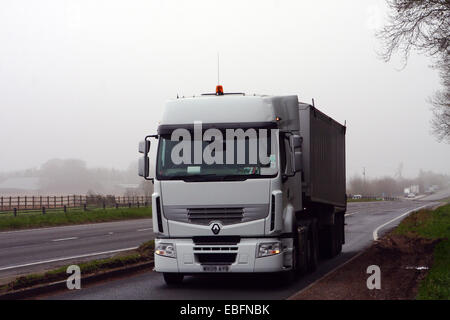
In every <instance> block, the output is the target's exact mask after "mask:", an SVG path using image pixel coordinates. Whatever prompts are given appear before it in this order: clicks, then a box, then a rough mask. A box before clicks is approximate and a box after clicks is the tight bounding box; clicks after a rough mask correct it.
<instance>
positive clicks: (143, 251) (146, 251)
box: [0, 240, 155, 294]
mask: <svg viewBox="0 0 450 320" xmlns="http://www.w3.org/2000/svg"><path fill="white" fill-rule="evenodd" d="M154 244H155V243H154V240H151V241H148V242H145V243H143V244H142V245H140V246H139V248H138V249H136V250H132V251H128V252H126V253H121V254H117V255H115V256H113V257H111V258H107V259H98V260H92V261H88V262H83V263H79V264H77V265H78V266H79V267H80V270H81V275H82V276H83V277H85V276H89V275H93V274H97V273H99V272H104V271H108V270H111V269H115V268H119V267H124V266H130V265H134V264H137V263H140V262H146V261H150V260H152V259H153V251H154ZM74 264H76V263H71V264H70V265H74ZM68 266H69V265H65V266H63V267H60V268H57V269H54V270H50V271H47V272H45V273H36V274H29V275H26V276H21V277H18V278H17V279H15V280H13V281H11V282H10V283H7V284H5V285H3V286H0V294H2V293H7V292H10V291H14V290H18V289H24V288H29V287H33V286H35V285H39V284H44V283H52V282H56V281H61V280H66V279H67V277H68V274H67V273H66V270H67V267H68Z"/></svg>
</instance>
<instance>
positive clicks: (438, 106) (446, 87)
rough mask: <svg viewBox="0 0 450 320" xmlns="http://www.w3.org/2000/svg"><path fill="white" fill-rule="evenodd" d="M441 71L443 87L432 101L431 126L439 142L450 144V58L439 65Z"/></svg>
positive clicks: (446, 58)
mask: <svg viewBox="0 0 450 320" xmlns="http://www.w3.org/2000/svg"><path fill="white" fill-rule="evenodd" d="M438 68H439V69H440V74H441V79H442V87H443V89H442V90H441V91H438V92H436V93H435V94H434V96H433V97H432V98H431V99H430V103H431V105H432V106H433V107H432V109H433V119H432V120H431V126H432V130H433V133H434V135H435V136H436V137H437V139H438V141H446V142H447V143H450V58H449V57H448V56H447V57H445V61H440V62H439V63H438Z"/></svg>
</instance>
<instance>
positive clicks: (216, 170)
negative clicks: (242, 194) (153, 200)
mask: <svg viewBox="0 0 450 320" xmlns="http://www.w3.org/2000/svg"><path fill="white" fill-rule="evenodd" d="M214 130H215V134H216V135H215V136H214V137H211V135H209V136H208V137H206V133H204V134H203V136H202V137H201V138H200V139H199V138H198V137H197V139H194V138H192V139H190V138H191V137H190V136H189V137H186V136H184V137H183V139H181V138H178V139H177V138H175V139H174V136H173V134H167V135H161V136H160V137H159V147H158V155H157V165H156V177H157V179H158V180H184V181H239V180H246V179H257V178H267V177H275V176H276V175H277V174H278V165H277V157H276V154H277V153H278V152H277V151H276V150H277V148H278V143H277V142H276V140H277V138H276V136H277V134H276V132H275V130H266V129H262V130H257V129H249V130H247V131H245V134H244V135H239V134H236V135H231V134H229V132H228V130H232V129H226V130H225V129H221V130H218V129H214ZM238 130H240V129H238ZM264 130H265V131H264ZM186 131H187V130H186ZM240 131H241V133H242V132H244V131H243V130H240ZM186 134H188V132H186ZM191 134H192V132H189V135H191ZM219 134H221V135H222V137H220V136H218V135H219ZM191 136H194V135H193V134H192V135H191ZM205 137H206V138H205ZM199 155H200V156H199Z"/></svg>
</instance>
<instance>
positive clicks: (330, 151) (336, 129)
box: [299, 103, 346, 208]
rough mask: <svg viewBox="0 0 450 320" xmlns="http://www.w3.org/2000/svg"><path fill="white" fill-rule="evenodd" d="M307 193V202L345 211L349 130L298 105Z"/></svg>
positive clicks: (321, 113) (313, 108) (307, 105)
mask: <svg viewBox="0 0 450 320" xmlns="http://www.w3.org/2000/svg"><path fill="white" fill-rule="evenodd" d="M299 114H300V135H301V136H302V138H303V150H302V151H303V168H304V188H303V190H304V192H305V197H306V199H307V200H308V201H311V202H315V203H321V204H329V205H333V206H335V207H344V208H345V207H346V175H345V133H346V127H345V126H343V125H341V124H340V123H338V122H337V121H335V120H333V119H332V118H330V117H329V116H327V115H326V114H324V113H323V112H321V111H319V110H317V109H316V108H315V107H313V106H311V105H309V104H304V103H299Z"/></svg>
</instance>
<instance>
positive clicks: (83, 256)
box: [0, 247, 138, 271]
mask: <svg viewBox="0 0 450 320" xmlns="http://www.w3.org/2000/svg"><path fill="white" fill-rule="evenodd" d="M137 248H138V247H132V248H125V249H117V250H110V251H103V252H95V253H88V254H81V255H78V256H72V257H64V258H56V259H50V260H43V261H36V262H31V263H25V264H18V265H15V266H9V267H2V268H0V271H4V270H11V269H16V268H22V267H29V266H35V265H38V264H46V263H51V262H58V261H64V260H71V259H78V258H86V257H93V256H99V255H102V254H109V253H116V252H122V251H128V250H134V249H137Z"/></svg>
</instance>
